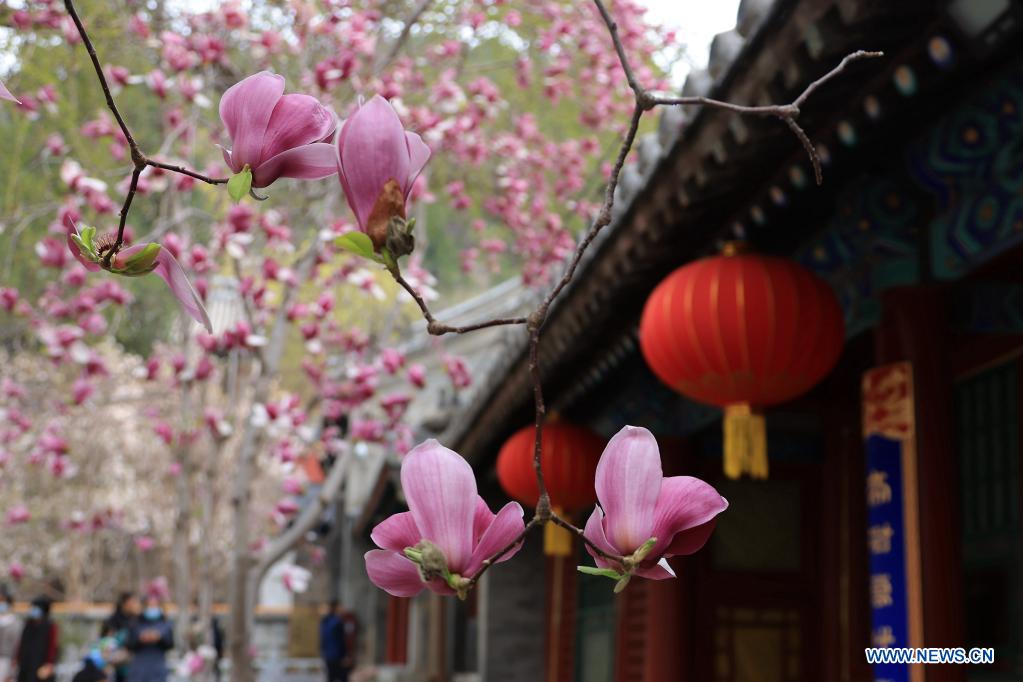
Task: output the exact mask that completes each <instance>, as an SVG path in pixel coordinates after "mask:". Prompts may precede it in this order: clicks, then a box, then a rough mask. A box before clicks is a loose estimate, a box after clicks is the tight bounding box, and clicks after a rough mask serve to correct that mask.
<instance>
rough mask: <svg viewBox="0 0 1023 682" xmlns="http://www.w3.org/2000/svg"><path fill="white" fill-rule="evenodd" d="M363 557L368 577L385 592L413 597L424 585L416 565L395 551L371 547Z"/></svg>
mask: <svg viewBox="0 0 1023 682" xmlns="http://www.w3.org/2000/svg"><path fill="white" fill-rule="evenodd" d="M364 558H365V559H366V574H367V575H369V579H370V580H371V581H372V582H373V584H374V585H376V586H377V587H379V588H380V589H381V590H383V591H384V592H386V593H387V594H391V595H394V596H395V597H414V596H416V595H417V594H419V593H420V592H422V591H423V588H424V587H426V584H425V583H424V582H423V581H422V579H421V578H420V577H419V569H418V568H417V567H416V565H415V564H414V563H412V562H411V561H409V560H408V559H406V558H405V557H403V556H401V555H399V554H396V553H395V552H389V551H387V550H384V549H371V550H370V551H368V552H366V555H365V557H364Z"/></svg>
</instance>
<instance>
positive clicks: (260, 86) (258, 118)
mask: <svg viewBox="0 0 1023 682" xmlns="http://www.w3.org/2000/svg"><path fill="white" fill-rule="evenodd" d="M283 94H284V77H283V76H279V75H277V74H273V73H270V72H269V71H263V72H261V73H257V74H253V75H251V76H249V77H248V78H246V79H244V80H242V81H239V82H238V83H235V84H234V85H232V86H231V87H230V88H228V89H227V91H226V92H225V93H224V96H223V97H221V98H220V119H221V120H222V121H223V122H224V125H225V126H226V127H227V133H228V135H230V136H231V141H232V148H231V156H232V158H233V159H234V161H235V163H237V164H238V167H239V168H240V167H242V166H244V165H245V164H249V165H250V166H257V165H259V161H260V158H259V155H260V152H261V151H262V149H263V135H264V134H265V133H266V127H267V124H269V122H270V116H271V115H272V114H273V110H274V107H275V106H276V105H277V101H278V100H279V99H280V98H281V95H283Z"/></svg>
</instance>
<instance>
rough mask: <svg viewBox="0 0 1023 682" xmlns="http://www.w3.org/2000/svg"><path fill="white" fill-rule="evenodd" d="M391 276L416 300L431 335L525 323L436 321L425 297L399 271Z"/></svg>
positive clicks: (509, 320)
mask: <svg viewBox="0 0 1023 682" xmlns="http://www.w3.org/2000/svg"><path fill="white" fill-rule="evenodd" d="M391 276H393V277H394V281H395V282H397V283H398V284H399V285H400V286H401V288H402V289H404V290H405V291H406V292H408V295H409V296H411V297H412V299H413V300H414V301H415V302H416V305H418V306H419V309H420V310H421V311H422V313H423V318H424V319H425V320H426V331H427V332H429V333H430V334H432V335H433V336H443V335H444V334H465V333H467V332H472V331H476V330H477V329H486V328H487V327H501V326H507V325H515V324H526V321H527V320H526V318H524V317H501V318H497V319H494V320H486V321H485V322H475V323H473V324H467V325H465V326H462V327H455V326H451V325H448V324H444V323H443V322H439V321H437V318H435V317H434V316H433V313H431V312H430V308H429V307H428V306H427V305H426V299H424V298H423V297H422V295H421V294H420V293H419V292H418V291H416V290H415V287H413V286H412V285H411V284H409V282H408V280H406V279H405V278H404V277H402V276H401V272H400V271H392V272H391Z"/></svg>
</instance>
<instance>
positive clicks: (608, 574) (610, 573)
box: [575, 566, 622, 580]
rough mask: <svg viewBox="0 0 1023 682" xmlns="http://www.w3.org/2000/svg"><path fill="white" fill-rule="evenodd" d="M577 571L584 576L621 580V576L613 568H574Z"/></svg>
mask: <svg viewBox="0 0 1023 682" xmlns="http://www.w3.org/2000/svg"><path fill="white" fill-rule="evenodd" d="M575 568H576V570H577V571H579V572H580V573H585V574H586V575H599V576H602V577H604V578H611V580H621V578H622V574H621V573H619V572H618V571H616V570H614V569H613V568H594V567H593V566H576V567H575Z"/></svg>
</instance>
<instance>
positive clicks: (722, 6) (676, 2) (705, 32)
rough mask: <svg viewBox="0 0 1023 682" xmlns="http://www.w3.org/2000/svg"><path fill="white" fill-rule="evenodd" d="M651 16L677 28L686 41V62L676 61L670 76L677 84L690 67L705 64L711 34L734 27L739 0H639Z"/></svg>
mask: <svg viewBox="0 0 1023 682" xmlns="http://www.w3.org/2000/svg"><path fill="white" fill-rule="evenodd" d="M640 4H643V5H646V7H647V9H648V11H649V12H650V17H651V18H652V19H654V20H655V21H657V22H659V23H662V24H664V25H666V26H670V27H672V28H676V29H678V31H679V34H678V35H679V37H680V38H681V39H682V41H683V42H685V44H686V48H687V49H686V53H687V56H688V59H687V61H688V62H689V63H688V64H679V65H678V66H677V67H676V68H675V70H674V72H673V73H672V79H673V80H674V81H675V82H676V83H677V84H679V85H681V84H682V81H684V80H685V76H686V74H688V73H689V70H690V69H691V68H697V69H702V68H705V67H706V66H707V57H708V55H709V50H710V41H711V40H713V39H714V36H715V35H717V34H718V33H721V32H723V31H727V30H729V29H732V28H734V27H735V15H736V12H737V11H738V9H739V0H640Z"/></svg>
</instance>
